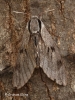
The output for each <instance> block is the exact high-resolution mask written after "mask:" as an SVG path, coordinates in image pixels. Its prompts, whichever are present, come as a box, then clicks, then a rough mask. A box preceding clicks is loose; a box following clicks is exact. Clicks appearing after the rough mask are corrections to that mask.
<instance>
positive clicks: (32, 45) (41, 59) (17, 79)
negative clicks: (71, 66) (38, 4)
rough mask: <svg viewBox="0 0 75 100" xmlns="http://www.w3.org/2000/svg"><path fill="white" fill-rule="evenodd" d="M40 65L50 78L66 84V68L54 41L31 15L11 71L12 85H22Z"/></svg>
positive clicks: (41, 24) (37, 19)
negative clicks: (15, 62) (14, 65)
mask: <svg viewBox="0 0 75 100" xmlns="http://www.w3.org/2000/svg"><path fill="white" fill-rule="evenodd" d="M39 67H41V68H42V69H43V71H44V73H45V74H46V75H47V76H48V78H50V79H51V80H55V81H56V83H57V84H59V85H64V86H65V85H66V84H67V78H66V70H65V66H64V64H63V61H62V58H61V56H60V52H59V49H58V47H57V46H56V43H55V41H54V40H53V39H52V36H51V35H50V34H49V32H48V31H47V29H46V27H45V25H44V24H43V22H42V21H41V20H40V19H39V18H38V17H32V18H31V19H30V20H29V22H28V23H27V26H26V28H25V31H24V34H23V37H22V41H21V48H20V50H19V53H18V57H17V65H16V67H14V72H13V86H14V87H17V88H18V89H19V88H21V87H22V86H24V85H25V84H26V83H27V82H28V80H29V79H30V77H31V75H32V74H33V71H34V69H35V68H39Z"/></svg>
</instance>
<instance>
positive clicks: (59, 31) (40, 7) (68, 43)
mask: <svg viewBox="0 0 75 100" xmlns="http://www.w3.org/2000/svg"><path fill="white" fill-rule="evenodd" d="M32 15H37V16H39V17H40V18H41V19H42V21H43V22H44V24H45V26H46V27H47V29H48V31H49V32H50V34H51V35H52V37H53V38H54V40H55V41H56V42H57V44H58V47H59V48H60V52H61V55H62V56H63V59H64V63H65V65H66V71H67V79H68V80H67V86H65V87H64V86H59V85H57V84H55V82H53V81H51V80H50V79H48V78H47V76H46V75H45V74H44V72H43V71H42V69H35V71H34V73H33V75H32V77H31V79H30V80H29V81H28V83H27V84H26V85H25V86H24V87H22V88H21V89H20V90H16V89H13V86H12V75H13V73H12V70H10V72H9V73H6V72H5V73H4V74H2V75H0V100H75V0H31V1H29V0H0V67H1V66H7V67H9V66H11V67H14V66H15V64H16V56H17V50H18V48H19V43H20V41H21V37H22V35H23V32H24V30H25V26H26V23H27V21H28V20H29V18H30V16H32ZM18 95H19V96H18Z"/></svg>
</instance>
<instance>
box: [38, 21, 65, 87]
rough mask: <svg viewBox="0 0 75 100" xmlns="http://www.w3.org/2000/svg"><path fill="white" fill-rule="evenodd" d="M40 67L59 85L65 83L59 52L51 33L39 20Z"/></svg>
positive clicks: (63, 68) (63, 67)
mask: <svg viewBox="0 0 75 100" xmlns="http://www.w3.org/2000/svg"><path fill="white" fill-rule="evenodd" d="M41 37H42V39H43V41H42V43H41V45H40V46H39V47H40V67H41V68H42V69H43V71H44V72H45V74H46V75H47V76H48V77H49V78H50V79H52V80H55V81H56V83H57V84H59V85H64V86H65V85H66V84H67V78H66V70H65V66H64V64H63V61H62V58H61V56H60V52H59V50H58V47H57V46H56V44H55V42H54V41H53V39H52V37H51V35H50V34H49V32H48V31H47V29H46V28H45V25H44V24H43V22H41Z"/></svg>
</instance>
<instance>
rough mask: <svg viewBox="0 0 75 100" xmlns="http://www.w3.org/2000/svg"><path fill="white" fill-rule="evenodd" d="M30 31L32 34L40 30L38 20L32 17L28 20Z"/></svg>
mask: <svg viewBox="0 0 75 100" xmlns="http://www.w3.org/2000/svg"><path fill="white" fill-rule="evenodd" d="M30 31H31V33H32V34H37V33H39V31H40V26H39V21H38V19H37V18H32V19H31V21H30Z"/></svg>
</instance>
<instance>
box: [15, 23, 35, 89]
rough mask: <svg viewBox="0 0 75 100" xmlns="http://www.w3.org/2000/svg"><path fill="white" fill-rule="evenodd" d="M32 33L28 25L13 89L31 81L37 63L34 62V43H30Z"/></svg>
mask: <svg viewBox="0 0 75 100" xmlns="http://www.w3.org/2000/svg"><path fill="white" fill-rule="evenodd" d="M29 38H30V33H29V31H28V24H27V27H26V30H25V33H24V35H23V39H22V44H21V48H20V50H19V52H18V55H17V64H16V67H14V72H13V87H17V89H19V88H21V87H22V86H24V85H25V84H26V83H27V82H28V80H29V79H30V77H31V75H32V73H33V71H34V68H35V67H36V63H35V60H34V49H33V45H32V42H31V41H30V42H29Z"/></svg>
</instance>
